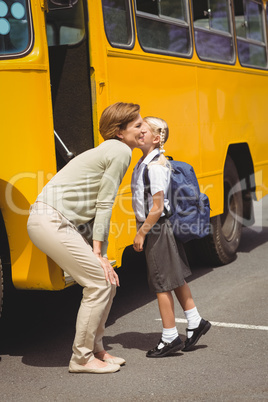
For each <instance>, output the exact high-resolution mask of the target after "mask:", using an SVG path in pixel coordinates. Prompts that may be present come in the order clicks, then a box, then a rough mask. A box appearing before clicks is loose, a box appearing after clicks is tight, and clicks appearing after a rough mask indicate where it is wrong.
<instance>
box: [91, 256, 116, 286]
mask: <svg viewBox="0 0 268 402" xmlns="http://www.w3.org/2000/svg"><path fill="white" fill-rule="evenodd" d="M94 254H95V253H94ZM95 255H96V257H97V259H98V260H99V262H100V264H101V266H102V268H103V271H104V275H105V279H106V281H110V282H111V284H112V285H116V286H120V285H119V278H118V275H117V273H116V272H115V270H114V269H113V267H112V265H111V264H110V262H109V260H108V258H106V257H102V256H101V255H100V254H95Z"/></svg>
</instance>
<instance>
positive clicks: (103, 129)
mask: <svg viewBox="0 0 268 402" xmlns="http://www.w3.org/2000/svg"><path fill="white" fill-rule="evenodd" d="M139 113H140V105H137V104H134V103H123V102H117V103H114V104H113V105H110V106H108V107H107V108H106V109H105V110H104V111H103V113H102V115H101V118H100V124H99V130H100V133H101V136H102V137H103V138H104V140H110V139H113V138H115V139H116V138H117V134H118V133H119V130H125V129H126V127H127V125H128V123H131V122H132V121H134V120H135V119H137V118H138V116H139Z"/></svg>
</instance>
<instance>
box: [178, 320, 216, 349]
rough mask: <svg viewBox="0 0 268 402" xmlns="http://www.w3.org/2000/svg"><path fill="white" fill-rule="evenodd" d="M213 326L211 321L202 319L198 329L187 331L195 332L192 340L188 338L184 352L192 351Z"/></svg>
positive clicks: (188, 330)
mask: <svg viewBox="0 0 268 402" xmlns="http://www.w3.org/2000/svg"><path fill="white" fill-rule="evenodd" d="M210 327H211V324H210V322H209V321H205V320H203V318H201V321H200V324H199V326H198V327H197V328H195V329H188V328H187V329H186V332H193V335H192V336H191V338H187V339H186V341H185V344H184V348H183V349H182V351H183V352H187V351H188V350H190V349H191V348H192V347H193V346H194V345H195V344H196V343H197V342H198V340H199V339H200V337H201V336H202V335H205V334H206V333H207V332H208V330H209V329H210Z"/></svg>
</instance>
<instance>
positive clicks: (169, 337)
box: [162, 327, 178, 346]
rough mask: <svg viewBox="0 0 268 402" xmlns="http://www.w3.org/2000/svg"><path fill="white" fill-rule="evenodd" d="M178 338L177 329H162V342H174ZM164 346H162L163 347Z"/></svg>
mask: <svg viewBox="0 0 268 402" xmlns="http://www.w3.org/2000/svg"><path fill="white" fill-rule="evenodd" d="M177 336H178V331H177V328H176V327H174V328H163V331H162V341H164V342H167V343H170V342H172V341H174V339H176V338H177ZM163 346H164V345H163Z"/></svg>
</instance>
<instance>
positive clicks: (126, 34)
mask: <svg viewBox="0 0 268 402" xmlns="http://www.w3.org/2000/svg"><path fill="white" fill-rule="evenodd" d="M102 9H103V18H104V26H105V32H106V36H107V39H108V41H109V42H110V44H111V45H112V46H114V47H132V46H133V45H134V33H133V24H132V18H131V14H130V7H129V0H102Z"/></svg>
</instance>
